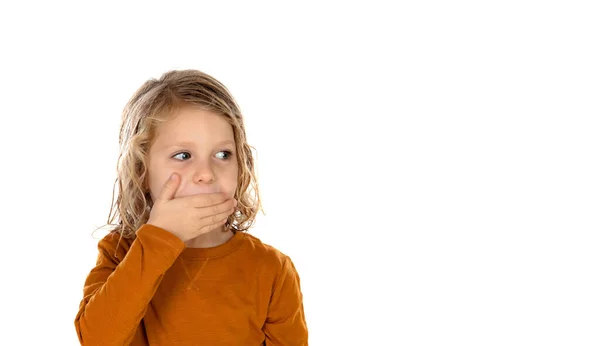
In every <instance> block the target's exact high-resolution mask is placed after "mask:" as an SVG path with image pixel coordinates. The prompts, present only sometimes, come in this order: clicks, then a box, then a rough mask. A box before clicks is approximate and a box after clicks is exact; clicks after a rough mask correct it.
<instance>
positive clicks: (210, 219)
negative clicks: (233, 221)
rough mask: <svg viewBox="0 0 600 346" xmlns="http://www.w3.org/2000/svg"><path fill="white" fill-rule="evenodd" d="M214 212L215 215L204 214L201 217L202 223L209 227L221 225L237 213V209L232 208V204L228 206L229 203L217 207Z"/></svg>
mask: <svg viewBox="0 0 600 346" xmlns="http://www.w3.org/2000/svg"><path fill="white" fill-rule="evenodd" d="M225 206H226V208H225ZM217 208H218V209H217ZM214 211H215V212H214V213H210V214H208V215H206V214H204V215H202V216H200V221H201V222H203V223H205V224H207V225H213V224H216V223H219V222H221V221H222V220H223V219H227V218H228V217H229V215H231V214H232V213H233V212H234V211H235V209H234V208H233V207H232V205H231V204H229V205H228V206H227V203H223V205H219V206H217V207H215V209H214Z"/></svg>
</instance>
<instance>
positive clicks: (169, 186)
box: [147, 173, 237, 242]
mask: <svg viewBox="0 0 600 346" xmlns="http://www.w3.org/2000/svg"><path fill="white" fill-rule="evenodd" d="M180 181H181V178H180V177H179V175H178V174H177V173H173V174H172V175H171V177H170V178H169V180H167V182H166V183H165V185H164V187H163V189H162V191H161V193H160V196H159V197H158V198H157V200H156V201H155V202H154V205H153V206H152V210H151V211H150V217H149V218H148V222H147V223H148V224H151V225H154V226H156V227H160V228H162V229H164V230H167V231H169V232H171V233H172V234H174V235H175V236H177V237H178V238H179V239H181V241H183V242H186V241H188V240H190V239H193V238H196V237H197V236H199V235H201V234H204V233H208V232H210V231H212V230H215V229H217V228H219V227H222V226H223V225H224V224H225V222H226V221H227V218H228V217H229V215H231V214H232V213H233V212H234V210H235V209H234V208H235V206H236V205H237V201H236V200H235V199H227V196H225V195H224V194H222V193H212V194H198V195H193V196H186V197H180V198H175V192H176V191H177V187H178V186H179V183H180Z"/></svg>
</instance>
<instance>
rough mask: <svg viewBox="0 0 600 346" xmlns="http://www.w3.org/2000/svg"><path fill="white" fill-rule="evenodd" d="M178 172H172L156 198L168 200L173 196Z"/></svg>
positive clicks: (177, 185) (177, 181)
mask: <svg viewBox="0 0 600 346" xmlns="http://www.w3.org/2000/svg"><path fill="white" fill-rule="evenodd" d="M179 180H180V179H179V174H177V173H172V174H171V176H170V177H169V180H167V182H166V183H165V185H164V186H163V189H162V191H161V192H160V196H159V197H158V199H160V200H162V201H169V200H172V199H173V198H174V197H175V192H177V188H178V187H179Z"/></svg>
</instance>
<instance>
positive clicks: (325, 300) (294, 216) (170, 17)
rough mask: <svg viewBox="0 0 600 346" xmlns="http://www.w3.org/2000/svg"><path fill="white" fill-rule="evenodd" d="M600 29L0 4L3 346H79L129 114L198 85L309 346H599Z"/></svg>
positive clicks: (501, 21)
mask: <svg viewBox="0 0 600 346" xmlns="http://www.w3.org/2000/svg"><path fill="white" fill-rule="evenodd" d="M483 4H486V5H483ZM599 14H600V13H599V11H598V8H597V7H596V6H594V5H593V2H592V1H589V2H583V1H553V2H548V1H545V2H542V1H502V2H495V4H493V5H492V4H491V2H482V1H452V2H450V1H418V2H417V1H409V2H391V1H390V2H374V1H368V2H367V1H363V2H351V3H349V2H332V1H329V2H328V1H319V2H307V1H302V2H297V3H284V2H275V1H273V2H239V3H232V2H225V1H218V2H216V1H211V2H190V3H183V2H176V1H174V2H170V3H169V5H166V2H164V4H161V5H159V4H154V3H144V4H142V3H141V2H140V3H132V2H128V3H127V4H122V3H117V2H102V3H101V2H97V3H96V4H89V3H84V2H74V1H73V2H71V3H68V2H64V1H62V2H59V1H47V2H42V1H38V2H29V3H25V2H19V4H18V5H16V4H12V3H8V2H6V3H4V2H3V3H2V5H0V38H1V45H2V46H1V47H0V52H1V54H0V73H1V77H0V88H1V89H0V95H1V96H0V102H1V104H0V106H1V108H0V109H1V111H2V118H1V123H0V134H1V136H0V141H1V142H0V150H1V154H2V158H1V162H2V167H1V169H0V175H1V176H0V177H1V181H2V182H3V187H2V188H1V190H2V191H3V193H2V199H3V202H2V203H1V204H0V205H1V208H0V213H1V219H2V227H1V234H2V241H1V244H2V250H1V251H0V256H1V261H0V263H1V264H0V265H1V268H0V269H1V270H2V276H1V278H2V285H1V286H0V287H1V288H0V290H1V294H0V317H1V318H2V321H3V322H2V325H3V327H2V328H1V330H2V332H1V333H0V344H2V345H46V344H48V345H50V344H52V345H77V344H78V341H77V337H76V333H75V328H74V325H73V321H74V318H75V315H76V312H77V308H78V304H79V301H80V300H81V298H82V288H83V282H84V280H85V277H86V275H87V273H88V272H89V270H90V269H91V268H92V267H93V265H94V263H95V258H96V254H97V252H96V251H97V250H96V244H97V241H98V239H99V238H100V237H101V236H102V235H103V233H101V232H99V233H97V234H96V235H95V237H92V236H91V232H92V230H93V229H94V228H95V227H97V226H100V225H102V224H103V222H104V221H106V217H107V215H108V211H109V207H110V202H111V194H112V184H113V181H114V178H115V165H116V158H117V133H118V126H119V119H120V112H121V110H122V108H123V106H124V105H125V102H126V101H127V99H128V98H129V97H130V96H131V94H132V93H133V92H134V91H135V89H136V88H138V87H139V86H140V85H141V84H142V83H143V82H144V81H145V80H146V79H148V78H150V77H158V76H160V74H162V73H163V72H165V71H167V70H169V69H180V68H195V69H200V70H202V71H204V72H207V73H209V74H211V75H213V76H214V77H216V78H217V79H219V80H220V81H222V82H223V83H224V84H225V85H226V86H228V88H229V89H230V90H231V92H232V93H233V95H234V97H236V99H237V101H238V103H239V104H240V106H241V108H242V111H243V113H244V114H245V117H246V122H247V131H248V137H249V141H250V143H251V144H252V145H254V146H255V147H256V149H257V152H258V158H257V163H258V174H259V182H260V187H261V192H262V197H263V201H264V207H265V212H266V216H263V215H262V214H261V215H260V217H259V219H258V221H257V224H256V227H255V228H254V229H252V230H251V232H252V233H253V234H255V235H256V236H258V237H259V238H261V239H262V240H263V241H264V242H265V243H268V244H271V245H274V246H275V247H277V248H279V249H280V250H281V251H283V252H284V253H286V254H288V255H290V257H291V258H292V259H293V260H294V263H295V264H296V267H297V269H298V271H299V273H300V276H301V280H302V281H301V284H302V290H303V292H304V300H305V301H304V302H305V311H306V317H307V320H308V324H309V332H310V344H311V345H578V346H581V345H598V344H599V342H600V334H599V333H598V325H599V324H600V313H599V311H600V295H599V294H598V292H600V279H599V276H598V272H599V270H600V268H599V264H600V261H599V260H600V258H599V257H600V255H599V251H598V246H599V245H600V244H599V241H600V236H599V235H598V229H599V228H598V226H599V210H600V184H599V177H600V163H599V154H600V152H599V148H600V139H599V135H598V134H599V133H600V129H599V126H598V125H599V123H600V122H599V120H598V119H599V112H598V110H599V102H598V95H599V92H600V83H599V80H600V78H599V77H600V68H599V66H600V64H598V62H599V61H600V52H599V48H598V47H599V45H598V42H599V41H598V40H599V37H598V36H599V33H600V27H599V26H600V25H599V21H598V17H599Z"/></svg>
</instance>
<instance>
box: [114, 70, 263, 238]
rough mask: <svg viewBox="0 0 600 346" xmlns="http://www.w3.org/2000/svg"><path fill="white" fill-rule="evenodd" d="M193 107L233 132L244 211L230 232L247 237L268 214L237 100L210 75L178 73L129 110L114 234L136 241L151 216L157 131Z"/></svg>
mask: <svg viewBox="0 0 600 346" xmlns="http://www.w3.org/2000/svg"><path fill="white" fill-rule="evenodd" d="M188 105H193V106H198V107H200V108H202V109H204V110H207V111H211V112H214V113H216V114H219V115H221V116H223V117H224V118H225V119H227V121H228V122H229V123H230V124H231V126H232V128H233V134H234V138H235V146H236V153H237V163H238V167H239V169H238V184H237V189H236V192H235V196H234V198H235V199H237V201H238V205H237V207H236V211H235V213H233V214H232V215H230V216H229V218H228V220H227V222H226V224H225V231H229V230H232V231H234V232H237V231H247V230H248V229H249V228H250V227H251V226H252V225H253V224H254V221H255V218H256V215H257V214H258V211H259V210H262V207H261V202H260V197H259V193H258V181H257V179H256V173H255V167H254V158H253V157H252V152H251V149H254V148H253V147H251V146H249V145H248V143H247V141H246V131H245V128H244V121H243V117H242V113H241V111H240V108H239V106H238V105H237V103H236V101H235V99H234V98H233V96H232V95H231V94H230V93H229V90H228V89H227V88H226V87H225V86H224V85H223V84H222V83H220V82H219V81H218V80H216V79H215V78H213V77H212V76H210V75H208V74H206V73H203V72H201V71H197V70H172V71H169V72H166V73H164V74H163V75H162V76H161V77H160V78H159V79H158V80H157V79H154V78H153V79H150V80H148V81H146V82H145V83H144V84H143V85H142V86H141V87H140V88H139V89H138V90H137V91H136V92H135V93H134V95H133V96H132V97H131V99H129V101H128V102H127V105H126V106H125V108H124V109H123V114H122V119H121V130H120V133H119V145H120V153H119V159H118V163H117V179H116V180H115V186H116V185H117V184H118V187H119V194H118V197H117V200H116V201H115V199H114V195H115V192H114V188H113V199H112V202H111V208H110V212H109V215H108V220H107V225H113V226H116V227H115V228H114V229H113V231H116V232H119V233H120V234H121V236H123V237H125V238H134V237H135V232H136V230H137V229H138V228H139V227H140V226H142V225H143V224H144V223H145V222H147V221H148V217H149V215H150V210H151V208H152V199H151V197H150V191H149V189H148V185H147V175H148V152H149V150H150V145H151V144H152V142H153V140H154V137H155V135H156V130H157V128H158V127H159V126H160V125H161V124H162V123H164V122H166V121H168V120H169V119H170V118H172V117H173V115H174V113H175V111H177V110H178V109H180V108H181V107H184V106H188ZM263 213H264V211H263ZM115 221H117V223H116V224H115V223H114V222H115Z"/></svg>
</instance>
